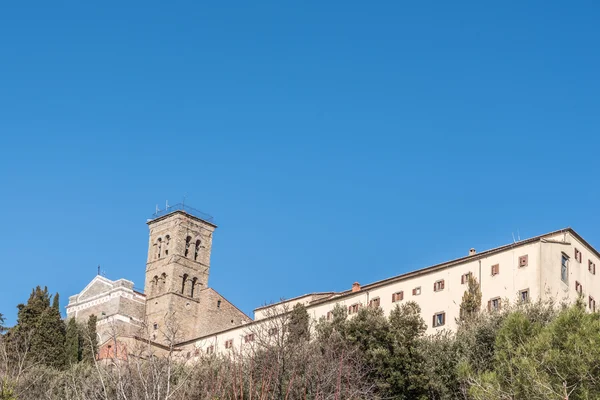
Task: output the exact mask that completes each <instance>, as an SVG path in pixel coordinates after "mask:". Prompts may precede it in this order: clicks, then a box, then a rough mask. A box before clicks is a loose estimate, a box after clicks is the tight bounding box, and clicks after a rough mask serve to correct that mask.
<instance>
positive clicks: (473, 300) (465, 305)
mask: <svg viewBox="0 0 600 400" xmlns="http://www.w3.org/2000/svg"><path fill="white" fill-rule="evenodd" d="M467 283H468V286H467V290H465V293H464V294H463V297H462V302H461V303H460V320H461V321H465V320H468V319H469V318H471V317H473V316H475V315H477V313H479V310H480V308H481V288H480V286H479V282H477V278H475V277H474V276H473V274H469V279H468V282H467Z"/></svg>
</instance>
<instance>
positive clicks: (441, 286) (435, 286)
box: [433, 279, 444, 292]
mask: <svg viewBox="0 0 600 400" xmlns="http://www.w3.org/2000/svg"><path fill="white" fill-rule="evenodd" d="M440 290H444V280H443V279H442V280H441V281H437V282H435V283H434V284H433V291H434V292H439V291H440Z"/></svg>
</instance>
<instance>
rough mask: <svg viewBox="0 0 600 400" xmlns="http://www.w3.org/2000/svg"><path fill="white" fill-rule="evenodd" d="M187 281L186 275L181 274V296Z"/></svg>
mask: <svg viewBox="0 0 600 400" xmlns="http://www.w3.org/2000/svg"><path fill="white" fill-rule="evenodd" d="M187 280H188V274H183V279H182V281H181V294H183V295H185V284H186V283H187Z"/></svg>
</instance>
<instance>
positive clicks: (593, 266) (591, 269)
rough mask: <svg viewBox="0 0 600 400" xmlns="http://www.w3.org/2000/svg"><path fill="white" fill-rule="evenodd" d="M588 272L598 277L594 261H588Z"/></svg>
mask: <svg viewBox="0 0 600 400" xmlns="http://www.w3.org/2000/svg"><path fill="white" fill-rule="evenodd" d="M588 271H590V272H591V273H592V275H596V264H594V263H593V262H592V260H588Z"/></svg>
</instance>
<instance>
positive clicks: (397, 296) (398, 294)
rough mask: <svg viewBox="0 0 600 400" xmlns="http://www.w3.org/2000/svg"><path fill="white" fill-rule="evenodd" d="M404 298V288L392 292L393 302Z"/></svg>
mask: <svg viewBox="0 0 600 400" xmlns="http://www.w3.org/2000/svg"><path fill="white" fill-rule="evenodd" d="M402 300H404V290H401V291H399V292H396V293H392V303H397V302H399V301H402Z"/></svg>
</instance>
